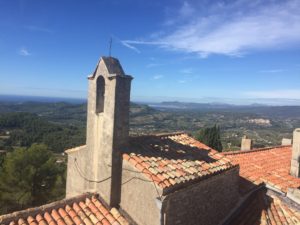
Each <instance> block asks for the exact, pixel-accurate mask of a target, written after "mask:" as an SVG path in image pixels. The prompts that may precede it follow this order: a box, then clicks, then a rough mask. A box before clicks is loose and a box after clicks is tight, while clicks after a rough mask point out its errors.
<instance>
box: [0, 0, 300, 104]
mask: <svg viewBox="0 0 300 225" xmlns="http://www.w3.org/2000/svg"><path fill="white" fill-rule="evenodd" d="M110 37H113V46H112V56H114V57H117V58H119V59H120V61H121V64H122V65H123V68H124V70H125V72H126V73H127V74H130V75H133V76H134V78H135V79H134V80H133V85H132V99H133V100H135V101H162V100H179V101H193V102H209V101H218V102H219V101H224V102H230V103H250V102H265V103H272V102H280V104H299V103H300V1H299V0H291V1H288V0H287V1H274V0H273V1H271V0H270V1H269V0H265V1H256V0H253V1H249V0H236V1H235V0H230V1H229V0H228V1H209V0H199V1H178V0H170V1H163V0H162V1H154V0H153V1H148V0H101V1H100V0H89V1H83V0H76V1H74V0H72V1H71V0H42V1H41V0H18V1H16V0H0V94H14V95H37V96H54V97H74V98H86V93H87V79H86V77H87V76H88V75H89V74H90V73H91V72H92V71H93V70H94V68H95V65H96V63H97V61H98V59H99V57H100V56H101V55H107V54H108V43H109V39H110ZM278 99H280V100H278Z"/></svg>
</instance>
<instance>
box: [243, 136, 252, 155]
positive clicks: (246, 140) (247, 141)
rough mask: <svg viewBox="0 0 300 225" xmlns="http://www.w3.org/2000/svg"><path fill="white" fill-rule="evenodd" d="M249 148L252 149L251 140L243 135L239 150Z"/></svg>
mask: <svg viewBox="0 0 300 225" xmlns="http://www.w3.org/2000/svg"><path fill="white" fill-rule="evenodd" d="M251 149H252V140H251V139H249V138H247V136H246V135H245V136H244V137H243V138H242V143H241V150H242V151H247V150H251Z"/></svg>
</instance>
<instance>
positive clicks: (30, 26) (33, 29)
mask: <svg viewBox="0 0 300 225" xmlns="http://www.w3.org/2000/svg"><path fill="white" fill-rule="evenodd" d="M24 28H25V29H26V30H30V31H37V32H44V33H53V30H51V29H48V28H45V27H39V26H34V25H28V26H24Z"/></svg>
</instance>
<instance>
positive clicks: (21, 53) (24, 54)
mask: <svg viewBox="0 0 300 225" xmlns="http://www.w3.org/2000/svg"><path fill="white" fill-rule="evenodd" d="M18 54H19V55H21V56H31V53H30V52H29V51H28V50H27V48H25V47H22V48H20V50H19V51H18Z"/></svg>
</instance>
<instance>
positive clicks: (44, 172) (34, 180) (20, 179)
mask: <svg viewBox="0 0 300 225" xmlns="http://www.w3.org/2000/svg"><path fill="white" fill-rule="evenodd" d="M1 170H2V171H0V205H2V208H0V211H2V212H1V213H7V212H10V211H15V210H19V209H22V208H25V207H31V206H36V205H40V204H44V203H46V202H48V201H49V200H52V199H53V198H55V196H53V193H55V195H58V193H57V192H53V190H54V189H55V186H56V184H57V183H59V182H58V181H60V182H61V179H62V177H63V174H64V170H65V168H64V166H60V165H58V164H57V163H56V160H55V158H54V156H53V153H52V152H50V151H49V150H48V149H47V147H46V146H45V145H42V144H33V145H31V147H29V148H27V149H26V148H18V149H16V150H14V151H13V152H11V153H8V154H7V156H6V157H5V159H4V162H3V165H2V168H1ZM3 207H5V208H3Z"/></svg>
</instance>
